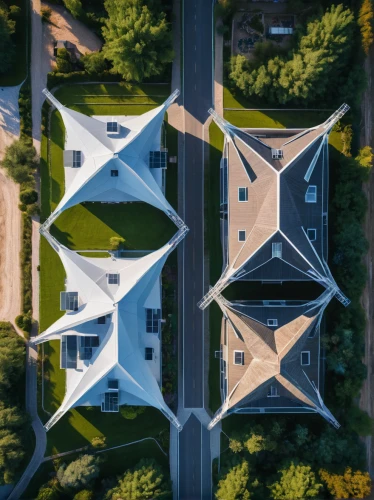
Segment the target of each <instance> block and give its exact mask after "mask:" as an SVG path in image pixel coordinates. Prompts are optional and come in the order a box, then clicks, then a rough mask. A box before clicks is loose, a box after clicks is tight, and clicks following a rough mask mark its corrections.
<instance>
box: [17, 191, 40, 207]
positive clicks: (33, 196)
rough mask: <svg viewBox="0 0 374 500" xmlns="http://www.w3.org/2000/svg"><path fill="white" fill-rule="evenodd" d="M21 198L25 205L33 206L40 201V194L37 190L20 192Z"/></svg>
mask: <svg viewBox="0 0 374 500" xmlns="http://www.w3.org/2000/svg"><path fill="white" fill-rule="evenodd" d="M19 198H20V200H21V202H22V203H24V204H25V205H31V204H32V203H35V202H36V201H38V193H37V192H36V191H35V189H30V188H28V189H25V190H24V191H21V192H20V195H19Z"/></svg>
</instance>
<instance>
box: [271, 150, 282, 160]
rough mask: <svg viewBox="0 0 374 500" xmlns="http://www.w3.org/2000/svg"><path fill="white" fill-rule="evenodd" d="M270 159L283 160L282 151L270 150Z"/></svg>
mask: <svg viewBox="0 0 374 500" xmlns="http://www.w3.org/2000/svg"><path fill="white" fill-rule="evenodd" d="M271 157H272V158H273V160H282V159H283V149H272V150H271Z"/></svg>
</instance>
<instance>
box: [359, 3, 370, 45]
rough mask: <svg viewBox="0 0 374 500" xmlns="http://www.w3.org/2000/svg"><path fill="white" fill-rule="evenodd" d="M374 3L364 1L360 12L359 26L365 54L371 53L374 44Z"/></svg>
mask: <svg viewBox="0 0 374 500" xmlns="http://www.w3.org/2000/svg"><path fill="white" fill-rule="evenodd" d="M373 19H374V11H373V2H372V0H363V2H362V5H361V8H360V12H359V15H358V25H359V26H360V30H361V39H362V47H363V49H364V51H365V54H368V53H369V49H370V47H371V44H372V43H373V39H374V35H373Z"/></svg>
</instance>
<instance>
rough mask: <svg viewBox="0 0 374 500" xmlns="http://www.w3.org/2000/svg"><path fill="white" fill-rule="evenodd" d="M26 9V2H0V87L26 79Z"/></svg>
mask: <svg viewBox="0 0 374 500" xmlns="http://www.w3.org/2000/svg"><path fill="white" fill-rule="evenodd" d="M28 9H29V3H28V2H27V0H1V1H0V86H10V85H19V84H20V83H22V81H23V80H24V79H25V78H26V75H27V51H28V48H27V36H28V17H29V13H28Z"/></svg>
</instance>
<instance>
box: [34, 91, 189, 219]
mask: <svg viewBox="0 0 374 500" xmlns="http://www.w3.org/2000/svg"><path fill="white" fill-rule="evenodd" d="M43 92H44V94H45V95H46V96H47V98H48V100H49V101H50V102H51V103H52V104H53V105H54V106H55V107H56V108H57V109H58V110H59V112H60V114H61V117H62V119H63V121H64V125H65V129H66V143H67V144H68V146H69V149H72V150H77V151H81V153H82V158H83V162H82V166H81V167H80V168H79V171H78V172H77V174H76V175H75V177H74V179H73V182H71V183H70V185H69V186H68V188H67V190H66V192H65V194H64V196H63V198H62V199H61V201H60V203H59V204H58V206H57V207H56V210H55V211H54V213H53V214H51V216H50V218H49V221H47V224H46V226H48V227H49V225H51V224H52V222H53V221H54V220H55V219H56V218H57V216H58V215H59V214H60V213H61V212H63V211H64V210H66V209H68V208H70V207H72V206H74V205H77V204H79V203H82V202H84V201H101V202H121V201H122V202H123V201H143V202H145V203H149V204H150V205H153V206H154V207H156V208H158V209H160V210H162V211H164V212H165V213H167V215H169V216H170V215H174V216H176V212H175V210H174V209H173V207H172V206H171V205H170V204H169V203H168V201H167V200H166V198H165V196H164V194H163V192H162V190H161V189H160V186H159V184H158V183H157V181H156V179H155V177H154V176H153V175H152V172H151V169H150V167H149V160H148V159H149V153H150V151H153V150H159V149H160V146H159V142H160V140H159V137H160V131H161V126H162V123H163V120H164V115H165V112H166V110H167V108H168V107H169V106H170V104H171V103H172V102H173V101H174V100H175V99H176V97H177V96H178V95H179V91H175V92H174V93H173V94H172V95H171V96H170V97H169V98H168V99H167V100H166V101H165V102H164V104H162V105H161V106H159V107H157V108H155V109H152V110H151V111H148V112H147V113H144V114H143V115H140V116H133V117H127V118H126V119H125V120H124V119H122V120H123V121H122V122H119V125H120V133H119V134H118V135H117V134H116V135H114V134H113V135H111V134H109V135H108V132H107V123H106V122H105V121H102V120H99V119H97V118H95V117H90V116H86V115H84V114H82V113H79V112H77V111H74V110H72V109H70V108H67V107H65V106H63V105H62V104H61V103H60V102H59V101H58V100H57V99H56V98H55V97H54V96H53V95H52V94H50V92H48V91H47V90H44V91H43ZM113 170H115V171H118V172H117V175H115V176H114V175H112V171H113Z"/></svg>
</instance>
